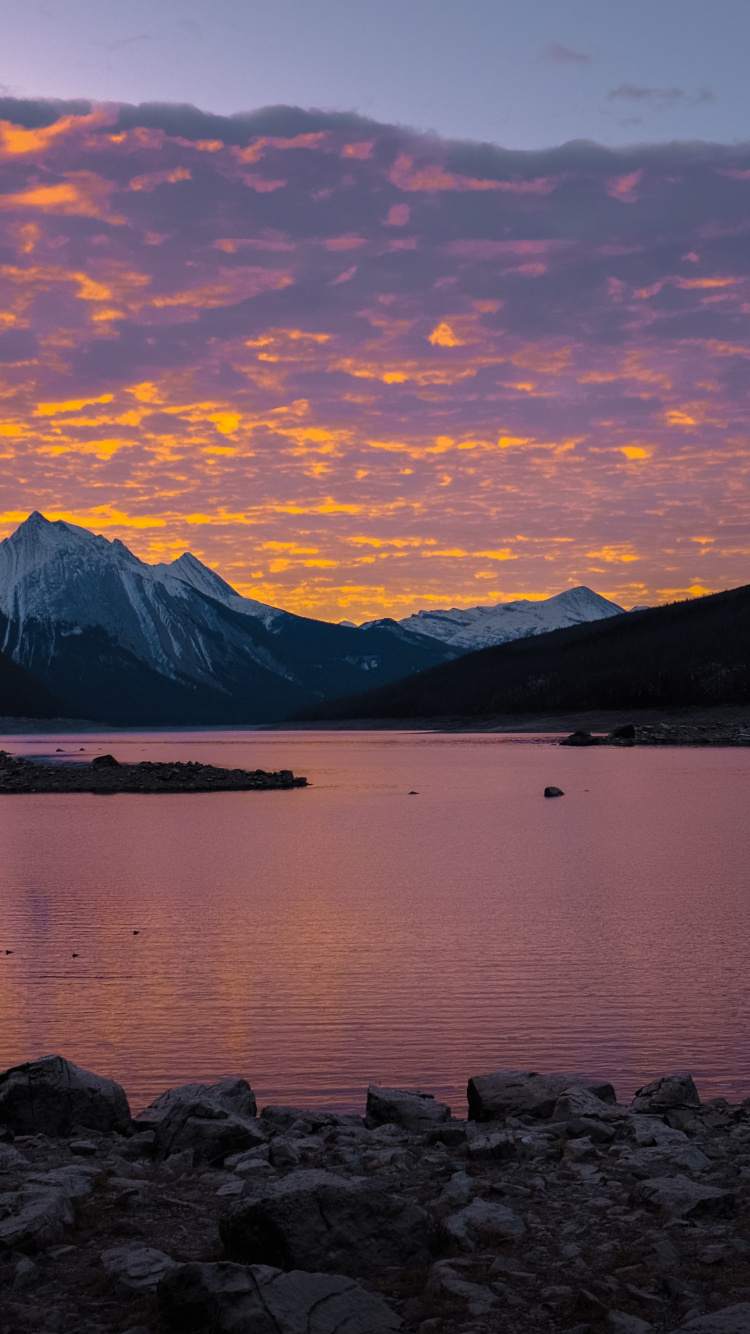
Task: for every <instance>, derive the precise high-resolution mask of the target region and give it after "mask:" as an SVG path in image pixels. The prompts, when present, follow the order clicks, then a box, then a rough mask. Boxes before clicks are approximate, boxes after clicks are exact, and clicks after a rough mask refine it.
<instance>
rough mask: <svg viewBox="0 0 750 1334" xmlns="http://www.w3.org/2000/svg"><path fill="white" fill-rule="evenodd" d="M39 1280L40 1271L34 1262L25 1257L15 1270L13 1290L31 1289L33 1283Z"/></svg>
mask: <svg viewBox="0 0 750 1334" xmlns="http://www.w3.org/2000/svg"><path fill="white" fill-rule="evenodd" d="M38 1278H39V1270H38V1268H37V1266H36V1265H35V1264H34V1261H33V1260H30V1259H29V1257H28V1256H27V1255H24V1257H23V1258H22V1259H21V1260H19V1261H18V1264H17V1265H16V1267H15V1269H14V1270H13V1289H14V1291H18V1289H19V1288H30V1287H31V1285H32V1283H36V1282H37V1280H38Z"/></svg>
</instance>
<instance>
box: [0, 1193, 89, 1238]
mask: <svg viewBox="0 0 750 1334" xmlns="http://www.w3.org/2000/svg"><path fill="white" fill-rule="evenodd" d="M74 1223H75V1213H74V1210H73V1204H72V1202H71V1199H70V1196H69V1195H68V1194H66V1192H65V1191H64V1190H59V1189H57V1190H54V1189H48V1188H46V1187H44V1186H39V1185H36V1184H34V1183H32V1184H30V1185H26V1186H23V1187H22V1188H21V1190H19V1191H17V1192H14V1193H10V1192H9V1193H7V1194H5V1195H0V1253H1V1252H2V1251H3V1250H7V1251H14V1250H15V1251H27V1252H29V1253H30V1254H35V1253H36V1251H39V1250H43V1249H44V1248H45V1246H52V1245H54V1243H55V1242H57V1241H59V1240H60V1238H61V1237H62V1236H63V1235H64V1233H65V1230H66V1228H69V1227H72V1226H73V1224H74Z"/></svg>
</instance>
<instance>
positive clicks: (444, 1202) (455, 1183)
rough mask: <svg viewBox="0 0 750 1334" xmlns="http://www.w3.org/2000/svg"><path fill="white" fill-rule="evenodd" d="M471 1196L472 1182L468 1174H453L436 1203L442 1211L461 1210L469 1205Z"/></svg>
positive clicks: (472, 1190) (472, 1192) (472, 1191)
mask: <svg viewBox="0 0 750 1334" xmlns="http://www.w3.org/2000/svg"><path fill="white" fill-rule="evenodd" d="M473 1194H474V1180H473V1178H472V1177H470V1176H469V1174H468V1172H454V1173H453V1176H452V1177H451V1179H450V1181H449V1182H448V1184H447V1185H446V1186H444V1187H443V1190H442V1191H441V1193H440V1195H439V1197H438V1201H437V1202H438V1205H439V1206H440V1207H441V1208H442V1209H461V1208H463V1206H464V1205H465V1204H468V1203H469V1200H470V1199H471V1197H472V1195H473Z"/></svg>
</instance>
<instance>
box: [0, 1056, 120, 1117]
mask: <svg viewBox="0 0 750 1334" xmlns="http://www.w3.org/2000/svg"><path fill="white" fill-rule="evenodd" d="M0 1123H5V1125H7V1126H10V1128H11V1129H12V1130H13V1131H14V1132H15V1133H16V1134H17V1135H19V1134H20V1135H33V1134H42V1135H69V1134H70V1133H71V1131H72V1129H73V1127H74V1126H83V1127H85V1128H86V1129H87V1130H101V1131H109V1130H117V1131H119V1132H120V1133H121V1134H124V1133H126V1132H127V1131H128V1130H129V1129H130V1108H129V1107H128V1100H127V1098H126V1097H125V1091H124V1089H122V1088H121V1087H120V1085H119V1084H116V1083H115V1081H114V1080H113V1079H104V1078H103V1077H102V1076H101V1075H95V1074H92V1073H91V1071H90V1070H81V1069H80V1067H79V1066H77V1065H73V1062H72V1061H66V1060H65V1058H64V1057H63V1056H43V1057H42V1058H41V1059H40V1060H38V1061H29V1062H27V1063H26V1064H24V1065H16V1066H12V1067H11V1069H9V1070H5V1071H4V1072H3V1073H2V1074H0Z"/></svg>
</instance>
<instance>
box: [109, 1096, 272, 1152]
mask: <svg viewBox="0 0 750 1334" xmlns="http://www.w3.org/2000/svg"><path fill="white" fill-rule="evenodd" d="M255 1113H256V1103H255V1094H254V1093H253V1091H252V1089H251V1088H250V1085H249V1084H248V1083H247V1080H245V1079H222V1080H220V1081H219V1083H217V1084H184V1085H183V1086H182V1087H181V1088H174V1089H168V1090H167V1092H166V1093H162V1094H161V1096H160V1097H159V1098H157V1099H156V1100H155V1101H154V1102H152V1103H151V1104H150V1106H148V1107H146V1108H145V1110H144V1111H143V1112H141V1113H140V1115H139V1116H137V1117H136V1119H135V1122H134V1124H135V1125H136V1126H138V1127H139V1128H140V1129H148V1130H153V1132H154V1148H155V1151H156V1156H157V1157H158V1158H161V1159H170V1158H171V1157H174V1156H176V1155H177V1154H182V1153H185V1152H188V1151H191V1152H192V1153H193V1159H192V1161H191V1166H192V1163H193V1162H196V1163H197V1162H205V1163H218V1164H221V1163H222V1162H223V1161H224V1159H225V1158H226V1157H227V1156H228V1155H230V1154H235V1153H241V1152H242V1151H243V1150H245V1149H250V1148H252V1147H253V1146H254V1145H255V1144H258V1143H265V1135H264V1134H263V1132H262V1130H260V1129H259V1128H258V1126H257V1124H256V1122H255ZM180 1170H184V1169H182V1168H181V1169H180Z"/></svg>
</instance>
